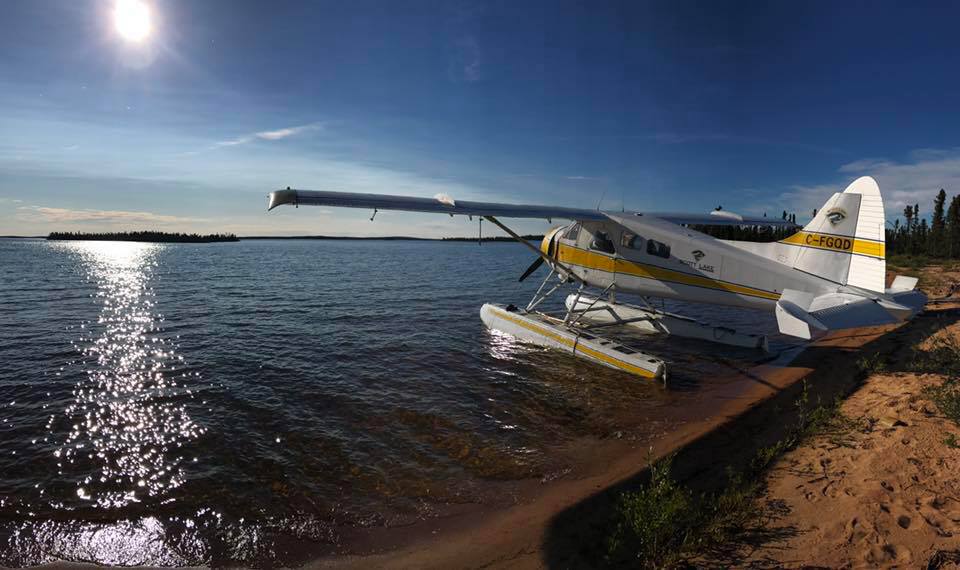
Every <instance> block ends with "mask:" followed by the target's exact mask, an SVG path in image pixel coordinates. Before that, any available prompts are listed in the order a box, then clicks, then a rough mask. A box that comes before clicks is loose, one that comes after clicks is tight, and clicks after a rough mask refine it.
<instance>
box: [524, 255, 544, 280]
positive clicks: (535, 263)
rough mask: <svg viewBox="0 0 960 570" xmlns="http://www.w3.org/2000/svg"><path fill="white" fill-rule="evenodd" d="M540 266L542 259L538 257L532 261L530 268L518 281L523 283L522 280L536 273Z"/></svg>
mask: <svg viewBox="0 0 960 570" xmlns="http://www.w3.org/2000/svg"><path fill="white" fill-rule="evenodd" d="M541 265H543V258H542V257H538V258H536V259H534V260H533V263H531V264H530V267H528V268H527V270H526V271H524V272H523V275H521V276H520V281H523V280H524V279H526V278H527V277H529V276H530V274H531V273H533V272H534V271H536V270H537V269H538V268H539V267H540V266H541Z"/></svg>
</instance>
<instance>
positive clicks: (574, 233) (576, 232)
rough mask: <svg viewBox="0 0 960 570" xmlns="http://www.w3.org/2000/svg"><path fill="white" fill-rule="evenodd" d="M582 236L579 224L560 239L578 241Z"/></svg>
mask: <svg viewBox="0 0 960 570" xmlns="http://www.w3.org/2000/svg"><path fill="white" fill-rule="evenodd" d="M579 235H580V224H579V222H578V223H576V224H573V225H572V226H570V227H569V228H568V229H567V231H565V232H563V235H562V236H560V239H569V240H573V241H577V237H578V236H579Z"/></svg>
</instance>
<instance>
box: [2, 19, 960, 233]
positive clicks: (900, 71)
mask: <svg viewBox="0 0 960 570" xmlns="http://www.w3.org/2000/svg"><path fill="white" fill-rule="evenodd" d="M144 2H145V4H147V5H148V7H149V10H150V14H151V23H152V32H151V34H150V35H149V36H148V37H147V38H146V39H145V40H143V41H141V42H131V41H129V40H125V39H123V38H122V37H121V36H120V35H119V34H118V33H117V30H116V29H115V26H114V22H113V11H114V1H113V0H98V1H86V0H70V1H68V0H60V1H53V0H5V1H4V3H3V18H2V19H0V54H3V55H2V57H0V234H44V233H46V232H48V231H51V230H57V229H71V230H112V229H130V228H159V229H166V230H178V231H179V230H189V231H202V232H206V231H233V232H237V233H240V234H244V235H254V234H285V235H294V234H304V233H311V234H316V233H324V234H339V235H391V234H406V235H423V236H444V235H447V236H449V235H472V234H473V233H474V232H475V223H474V224H470V223H468V222H467V221H466V220H461V219H448V218H442V219H441V218H437V217H431V216H428V215H415V214H402V213H386V212H382V213H381V214H379V215H378V216H377V218H376V221H375V222H373V223H371V222H370V221H369V219H368V218H369V215H370V213H369V212H360V211H352V210H330V209H323V208H315V209H300V210H293V209H280V210H276V211H274V212H271V213H269V214H267V213H266V212H265V206H266V194H267V193H268V192H269V191H270V190H273V189H277V188H282V187H286V186H292V187H300V188H313V189H327V190H344V191H358V192H382V193H401V194H412V195H420V196H433V195H434V194H436V193H438V192H444V193H446V194H449V195H451V196H453V197H454V198H461V199H482V200H497V201H511V202H522V203H551V204H558V205H568V206H581V207H583V206H586V207H595V206H596V205H597V203H598V202H599V201H601V199H602V205H603V207H606V208H610V209H619V208H620V207H621V205H622V204H623V205H625V206H626V208H628V209H638V210H648V211H656V210H687V211H695V212H703V211H708V210H710V209H712V208H713V207H715V206H716V205H717V204H722V205H723V206H724V207H725V208H726V209H729V210H734V211H742V212H743V213H761V212H764V211H766V212H769V213H771V214H773V213H779V212H780V211H781V210H783V209H788V210H792V211H796V212H797V213H798V217H800V218H803V217H804V216H806V215H808V213H809V210H810V209H812V208H814V207H818V206H819V205H820V204H821V203H822V202H823V201H824V200H826V198H827V197H829V195H830V194H831V193H832V192H834V191H837V190H839V189H842V187H843V186H845V185H846V184H847V183H848V182H850V181H852V180H853V179H854V178H856V177H857V176H860V175H862V174H871V175H874V176H875V177H876V178H877V179H878V181H879V182H880V187H881V190H882V191H883V193H884V198H885V200H886V203H887V211H888V217H890V218H891V219H892V218H893V217H894V216H896V215H897V213H899V211H901V210H902V208H903V205H904V204H905V203H914V202H919V203H920V207H921V210H928V209H929V204H930V202H931V201H932V197H933V195H934V194H935V193H936V192H937V191H938V190H939V189H940V188H941V187H943V188H946V189H947V191H948V193H954V192H960V143H958V141H957V134H956V133H957V132H958V126H960V114H958V112H957V102H958V98H960V74H957V72H956V65H957V62H958V61H960V57H958V56H960V42H957V41H956V33H955V27H956V25H955V23H956V21H957V19H958V16H960V13H958V12H960V5H956V4H949V3H945V2H944V3H937V4H934V3H929V4H926V3H923V4H921V3H910V4H908V3H902V2H901V3H884V2H869V3H867V2H862V3H860V2H797V3H787V2H774V3H751V2H729V3H723V2H658V3H643V2H622V3H617V2H597V3H584V2H578V3H572V2H569V3H568V2H551V3H537V2H532V1H530V2H507V1H504V2H449V1H444V2H412V1H411V2H382V1H380V2H365V1H351V2H317V1H310V2H293V1H277V2H254V1H240V0H229V1H227V0H222V1H221V0H204V1H189V0H144ZM518 226H519V228H520V229H522V230H525V231H537V230H540V229H542V228H544V227H545V226H546V223H543V222H528V223H523V224H518Z"/></svg>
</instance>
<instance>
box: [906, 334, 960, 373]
mask: <svg viewBox="0 0 960 570" xmlns="http://www.w3.org/2000/svg"><path fill="white" fill-rule="evenodd" d="M910 371H911V372H916V373H919V374H945V375H948V376H960V341H958V340H957V339H956V338H954V337H952V336H938V337H936V338H934V339H933V340H932V341H931V342H930V348H928V349H926V350H922V349H920V348H919V347H915V348H914V353H913V361H912V362H911V363H910Z"/></svg>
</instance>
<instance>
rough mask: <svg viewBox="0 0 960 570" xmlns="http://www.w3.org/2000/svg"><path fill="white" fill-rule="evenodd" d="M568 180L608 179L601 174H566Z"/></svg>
mask: <svg viewBox="0 0 960 570" xmlns="http://www.w3.org/2000/svg"><path fill="white" fill-rule="evenodd" d="M564 178H566V179H567V180H606V179H605V178H602V177H600V176H564Z"/></svg>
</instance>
